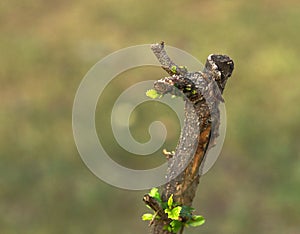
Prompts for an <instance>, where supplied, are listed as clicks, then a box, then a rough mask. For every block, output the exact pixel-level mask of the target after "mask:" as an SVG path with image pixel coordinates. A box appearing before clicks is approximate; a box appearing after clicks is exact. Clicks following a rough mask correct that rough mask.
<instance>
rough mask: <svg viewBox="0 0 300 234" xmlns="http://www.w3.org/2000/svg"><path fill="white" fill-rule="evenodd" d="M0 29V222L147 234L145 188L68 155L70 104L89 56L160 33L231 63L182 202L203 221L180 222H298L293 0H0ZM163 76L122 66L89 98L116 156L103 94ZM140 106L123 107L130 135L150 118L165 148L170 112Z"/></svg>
mask: <svg viewBox="0 0 300 234" xmlns="http://www.w3.org/2000/svg"><path fill="white" fill-rule="evenodd" d="M0 27H1V28H0V30H1V32H0V51H1V52H0V79H1V86H0V107H1V109H0V120H1V124H0V132H1V135H0V137H1V140H0V147H1V151H0V156H1V162H0V233H4V234H14V233H24V234H35V233H39V234H50V233H57V234H59V233H72V234H77V233H78V234H81V233H90V234H92V233H99V234H114V233H122V234H126V233H128V234H129V233H147V231H148V230H147V228H148V227H147V223H146V222H143V221H141V219H140V216H141V215H142V213H143V212H145V211H147V208H146V207H145V206H144V204H143V203H142V201H141V199H142V196H143V194H144V193H145V192H146V191H127V190H121V189H118V188H114V187H112V186H110V185H107V184H105V183H104V182H102V181H101V180H99V179H98V178H97V177H95V176H94V175H93V174H92V173H91V172H90V171H89V170H88V169H87V167H86V166H85V165H84V163H83V162H82V161H81V159H80V156H79V154H78V152H77V149H76V146H75V144H74V141H73V135H72V121H71V119H72V104H73V99H74V96H75V93H76V90H77V87H78V86H79V84H80V82H81V80H82V78H83V77H84V75H85V74H86V72H87V71H88V70H89V69H90V68H91V67H92V65H94V64H95V63H96V62H97V61H98V60H100V59H101V58H103V57H104V56H106V55H108V54H109V53H111V52H114V51H116V50H118V49H121V48H124V47H127V46H132V45H137V44H145V43H153V42H158V41H161V40H164V41H165V42H166V43H167V44H169V45H172V46H175V47H177V48H180V49H183V50H186V51H187V52H189V53H191V54H192V55H194V56H195V57H197V58H198V59H199V60H201V61H203V62H204V61H205V59H206V57H207V55H208V54H210V53H226V54H228V55H230V56H231V57H232V58H233V59H234V61H235V64H236V69H235V72H234V74H233V77H232V79H231V80H230V81H229V83H228V86H227V88H226V91H225V94H224V96H225V99H226V107H227V121H228V125H227V136H226V140H225V144H224V148H223V150H222V153H221V156H220V157H219V159H218V161H217V163H216V164H215V166H214V167H213V168H212V169H211V170H210V171H209V173H208V174H206V175H205V176H204V177H202V180H201V184H200V187H199V190H198V193H197V197H196V199H195V203H194V206H195V207H196V209H197V213H200V214H202V215H203V216H205V218H206V220H207V222H206V224H205V225H204V226H202V227H199V228H197V229H192V228H191V229H188V230H186V233H203V234H204V233H206V234H212V233H220V234H221V233H224V234H229V233H230V234H232V233H244V234H252V233H259V234H260V233H272V234H281V233H286V234H297V233H300V186H299V185H300V157H299V156H300V144H299V135H300V134H299V132H300V122H299V119H300V108H299V103H298V102H299V101H300V92H299V91H300V89H299V87H300V80H299V78H300V77H299V74H300V66H299V64H298V63H299V54H300V46H299V41H300V31H299V28H300V3H299V1H298V0H285V1H280V0H261V1H258V0H253V1H217V0H212V1H196V0H193V1H192V0H191V1H189V0H188V1H183V0H179V1H132V0H127V1H115V0H113V1H109V0H102V1H77V0H75V1H68V0H67V1H41V0H25V1H16V0H12V1H1V3H0ZM164 75H165V74H164V73H163V72H162V71H160V70H159V69H154V70H151V71H150V70H147V71H143V70H142V69H141V70H139V69H136V70H133V71H130V72H129V73H128V74H127V76H126V74H125V75H124V77H123V78H122V79H121V78H119V79H118V78H116V80H114V82H113V83H114V84H113V83H112V84H111V85H112V88H113V90H114V92H107V93H106V96H104V97H103V98H104V99H103V100H102V101H101V100H99V105H98V107H97V116H98V118H97V129H98V134H99V138H100V139H101V140H102V141H103V142H104V143H105V145H106V146H107V150H108V151H109V152H110V153H111V154H112V155H113V156H112V157H115V158H114V159H115V160H116V161H119V162H120V163H123V164H124V165H127V164H126V163H127V162H128V160H129V157H127V156H126V152H124V150H123V151H122V148H121V147H120V146H118V145H117V144H116V142H115V141H114V140H113V137H112V133H111V130H110V128H109V127H107V126H106V125H107V124H106V122H105V121H107V119H109V117H103V116H102V115H101V113H102V114H103V113H106V112H109V111H107V110H110V108H111V103H110V102H109V101H105V100H114V99H115V98H116V97H117V94H116V93H117V91H118V92H119V91H120V92H121V91H122V90H124V89H126V87H128V86H130V84H133V83H134V82H136V81H138V80H141V77H143V79H142V80H144V79H158V78H160V77H161V76H164ZM126 77H127V78H126ZM130 77H131V78H130ZM113 85H114V86H113ZM145 105H146V106H144V107H142V106H141V108H140V109H139V110H137V111H136V112H135V113H134V114H133V117H132V122H133V126H135V127H134V129H133V134H136V137H137V138H139V137H140V140H141V141H146V140H147V139H148V137H149V136H148V133H147V126H149V124H148V123H151V122H152V121H153V120H154V119H155V117H158V116H159V118H162V119H163V120H164V121H165V122H166V126H167V127H168V129H171V130H170V131H168V132H169V135H168V141H167V143H166V144H167V147H175V146H176V139H177V138H178V134H179V129H178V127H176V126H177V125H176V122H175V124H174V122H172V121H170V119H171V117H169V116H170V115H169V113H168V111H169V110H165V111H161V112H162V113H161V115H160V111H157V112H155V110H160V109H159V108H158V109H157V108H156V107H154V108H153V107H151V106H150V104H149V106H147V105H148V104H145ZM149 113H151V114H149ZM153 114H154V116H153ZM147 124H148V125H147ZM123 155H124V157H122V156H123ZM155 157H156V156H155ZM130 160H131V161H130V163H128V165H129V164H131V165H133V166H136V167H139V166H140V167H142V168H143V167H147V165H148V164H147V160H146V161H145V160H141V161H135V160H134V158H130ZM157 160H161V161H163V160H162V159H157ZM136 162H138V163H136ZM155 162H156V161H155ZM134 164H136V165H134ZM151 165H152V164H151ZM148 166H149V165H148Z"/></svg>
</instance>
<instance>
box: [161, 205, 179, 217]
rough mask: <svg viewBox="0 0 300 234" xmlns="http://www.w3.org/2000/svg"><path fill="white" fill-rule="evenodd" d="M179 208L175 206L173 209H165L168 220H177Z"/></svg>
mask: <svg viewBox="0 0 300 234" xmlns="http://www.w3.org/2000/svg"><path fill="white" fill-rule="evenodd" d="M181 208H182V207H181V206H176V207H175V208H173V209H165V213H167V214H168V218H169V219H173V220H178V219H179V216H180V211H181Z"/></svg>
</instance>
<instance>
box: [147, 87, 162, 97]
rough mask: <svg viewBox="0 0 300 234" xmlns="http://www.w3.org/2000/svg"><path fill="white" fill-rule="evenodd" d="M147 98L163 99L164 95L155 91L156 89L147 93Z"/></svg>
mask: <svg viewBox="0 0 300 234" xmlns="http://www.w3.org/2000/svg"><path fill="white" fill-rule="evenodd" d="M146 96H147V97H149V98H152V99H156V98H159V97H161V96H162V95H161V94H159V93H157V92H156V90H154V89H149V90H148V91H147V92H146Z"/></svg>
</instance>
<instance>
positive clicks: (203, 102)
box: [143, 42, 234, 234]
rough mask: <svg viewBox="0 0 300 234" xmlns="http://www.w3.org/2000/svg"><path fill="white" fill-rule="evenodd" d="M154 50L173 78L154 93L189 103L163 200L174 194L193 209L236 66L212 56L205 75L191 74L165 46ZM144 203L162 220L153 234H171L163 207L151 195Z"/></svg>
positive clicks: (162, 82)
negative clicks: (207, 154) (228, 85)
mask: <svg viewBox="0 0 300 234" xmlns="http://www.w3.org/2000/svg"><path fill="white" fill-rule="evenodd" d="M151 49H152V51H153V52H154V54H155V56H156V57H157V59H158V60H159V62H160V63H161V65H162V68H163V69H164V70H166V71H167V72H168V73H169V75H171V76H170V77H166V78H163V79H161V80H158V81H157V82H155V84H154V89H155V90H156V91H157V92H158V93H161V94H167V93H170V94H175V95H178V93H179V92H180V93H183V94H184V100H185V119H184V126H183V129H182V131H181V135H180V139H179V143H178V145H177V147H176V150H175V154H174V155H172V157H170V158H168V171H167V179H168V181H169V182H168V183H166V184H165V185H164V186H163V188H162V198H163V200H164V201H166V200H167V199H168V198H169V197H170V196H171V194H173V198H174V201H175V202H177V203H179V204H181V205H186V206H191V205H192V202H193V199H194V197H195V194H196V190H197V187H198V184H199V179H200V173H199V172H200V171H201V165H203V163H202V162H203V161H204V160H205V155H206V153H207V151H208V150H209V148H211V147H213V146H214V144H215V139H216V138H217V137H218V135H219V125H220V122H219V121H220V111H219V104H220V102H223V98H222V93H223V90H224V88H225V84H226V82H227V79H228V78H229V77H230V76H231V74H232V71H233V68H234V64H233V61H232V59H231V58H229V57H228V56H226V55H209V56H208V58H207V61H206V64H205V69H204V70H203V71H198V72H188V70H187V69H186V68H185V67H181V66H178V65H176V64H175V63H174V62H173V61H172V60H171V59H170V58H169V57H168V55H167V53H166V51H165V49H164V43H163V42H161V43H158V44H153V45H152V47H151ZM143 200H144V202H145V203H146V204H147V205H149V206H150V207H151V208H152V209H153V210H154V211H155V212H157V213H158V214H159V216H160V217H161V218H160V219H155V220H154V221H153V222H152V233H153V234H170V232H169V231H166V230H163V227H164V226H165V225H166V224H169V223H170V221H171V220H169V219H168V217H167V215H166V214H165V213H164V211H163V209H162V208H161V207H160V205H159V204H158V203H156V202H155V199H152V198H151V197H150V196H149V195H145V196H144V199H143ZM182 232H183V229H182V230H181V233H182Z"/></svg>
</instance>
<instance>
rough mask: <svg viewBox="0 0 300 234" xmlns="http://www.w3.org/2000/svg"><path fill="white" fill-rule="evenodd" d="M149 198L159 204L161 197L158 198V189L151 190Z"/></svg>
mask: <svg viewBox="0 0 300 234" xmlns="http://www.w3.org/2000/svg"><path fill="white" fill-rule="evenodd" d="M149 196H150V197H153V198H154V199H155V200H157V201H158V202H160V203H161V202H162V200H161V196H160V194H159V192H158V188H152V189H151V191H150V193H149Z"/></svg>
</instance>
